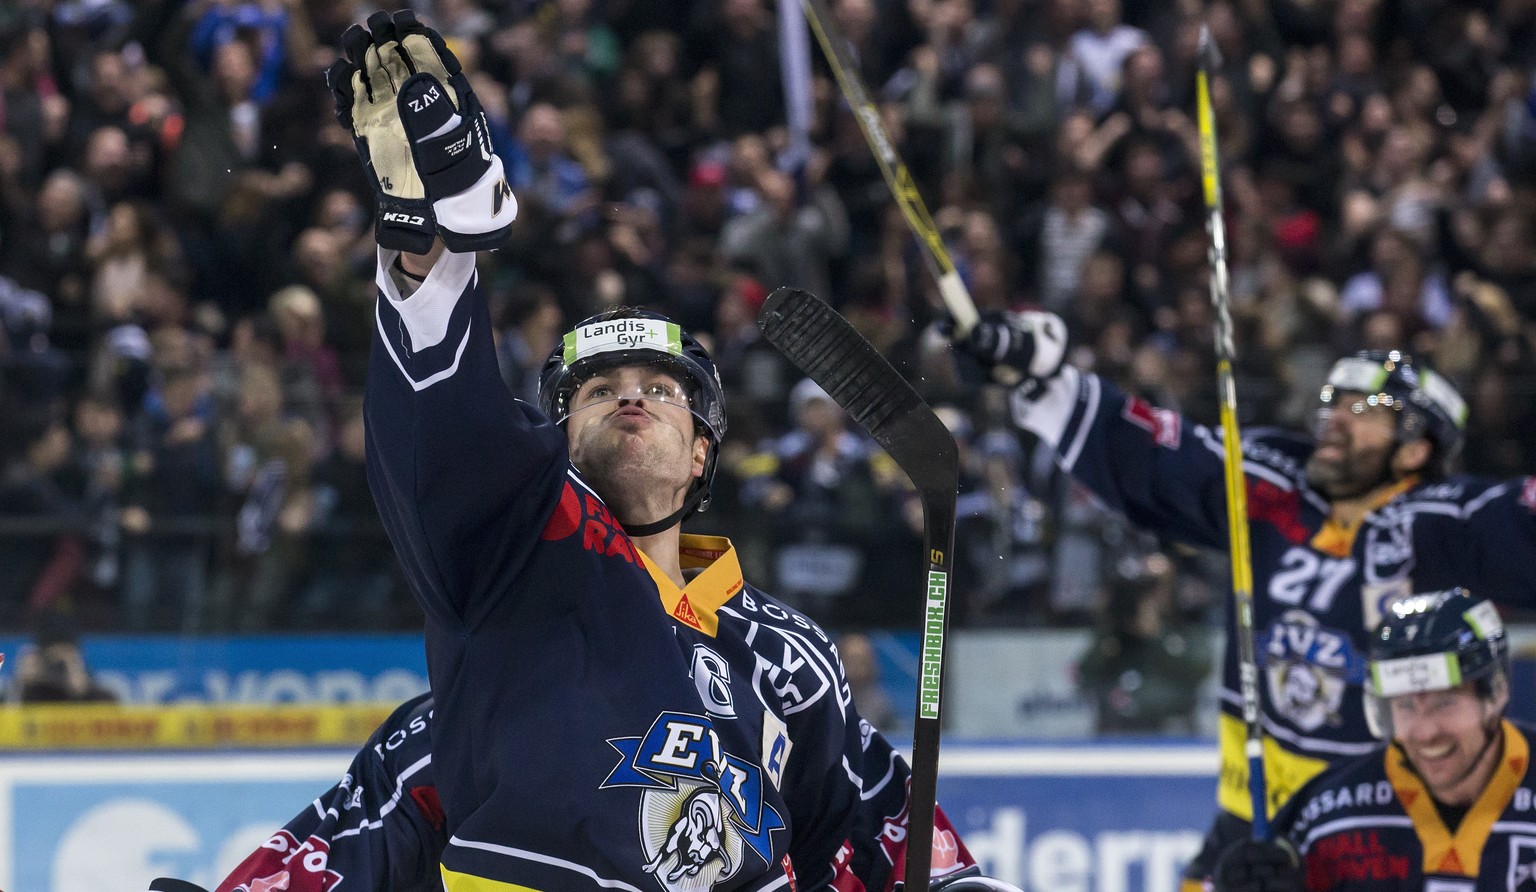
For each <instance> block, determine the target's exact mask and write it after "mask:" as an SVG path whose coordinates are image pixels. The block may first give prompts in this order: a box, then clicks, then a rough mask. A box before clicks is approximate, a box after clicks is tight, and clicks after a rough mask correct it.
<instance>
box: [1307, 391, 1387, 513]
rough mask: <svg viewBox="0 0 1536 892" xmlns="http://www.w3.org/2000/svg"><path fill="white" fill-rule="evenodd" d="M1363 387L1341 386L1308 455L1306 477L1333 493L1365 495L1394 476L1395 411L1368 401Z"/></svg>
mask: <svg viewBox="0 0 1536 892" xmlns="http://www.w3.org/2000/svg"><path fill="white" fill-rule="evenodd" d="M1364 398H1365V394H1363V393H1354V392H1351V391H1340V392H1338V393H1337V394H1335V395H1334V405H1335V407H1336V408H1334V409H1333V410H1331V411H1329V412H1328V414H1327V417H1326V418H1325V419H1324V420H1323V421H1322V422H1321V424H1319V426H1318V427H1319V429H1318V435H1317V448H1316V449H1314V450H1313V452H1312V457H1311V458H1309V459H1307V482H1309V483H1311V484H1312V485H1313V486H1314V487H1316V488H1317V489H1319V490H1321V491H1322V493H1323V494H1324V495H1326V496H1328V497H1329V498H1331V499H1344V498H1352V497H1355V496H1360V495H1364V494H1365V493H1367V492H1370V491H1371V490H1372V489H1375V488H1376V487H1377V486H1379V485H1381V484H1382V483H1385V482H1388V481H1389V480H1391V479H1392V475H1391V461H1392V451H1393V441H1394V440H1395V439H1396V434H1397V415H1396V411H1395V410H1393V409H1391V408H1388V407H1386V406H1368V405H1365V403H1364V402H1362V401H1363V400H1364Z"/></svg>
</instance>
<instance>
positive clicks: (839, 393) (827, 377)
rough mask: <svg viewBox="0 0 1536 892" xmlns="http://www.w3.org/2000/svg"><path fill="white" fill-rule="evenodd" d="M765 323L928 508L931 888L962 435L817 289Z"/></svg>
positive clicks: (911, 880) (910, 834)
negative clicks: (954, 433)
mask: <svg viewBox="0 0 1536 892" xmlns="http://www.w3.org/2000/svg"><path fill="white" fill-rule="evenodd" d="M757 325H758V327H759V328H761V329H762V330H763V335H764V336H765V337H767V338H768V341H769V343H771V344H773V345H774V346H775V347H777V348H779V350H780V351H781V352H782V353H783V354H784V355H785V356H787V357H788V358H789V361H790V362H792V363H794V364H795V366H796V367H797V368H799V369H800V371H802V372H804V373H805V374H806V376H807V377H809V378H810V379H811V380H812V381H815V382H816V383H817V384H819V385H821V387H822V389H823V390H825V391H826V392H827V394H828V395H829V396H831V397H832V399H833V401H834V402H836V403H837V404H838V405H839V406H842V407H843V410H844V411H846V412H847V413H848V414H849V415H850V416H852V417H853V420H854V421H857V422H858V423H859V425H860V426H862V427H863V428H864V429H865V430H867V431H869V435H870V436H871V437H874V439H875V442H876V443H879V444H880V446H881V448H883V449H884V450H885V451H886V453H887V454H888V455H890V457H891V459H892V460H893V461H895V462H896V465H897V467H899V468H901V470H902V471H903V472H905V473H906V475H907V477H908V479H910V480H911V481H912V485H913V486H914V487H916V488H917V494H918V498H919V500H920V501H921V502H922V506H923V550H924V552H926V554H927V559H928V575H927V577H926V581H925V583H924V592H925V594H924V598H923V603H924V609H923V648H922V660H921V663H920V666H921V668H920V670H919V672H918V686H917V717H916V719H915V720H914V724H913V728H912V793H911V807H910V808H909V809H908V820H907V865H906V873H905V879H906V892H928V872H929V869H930V867H931V862H932V860H933V810H934V805H935V803H936V801H937V798H938V780H939V688H940V685H941V682H942V681H943V670H944V632H945V626H946V623H947V617H946V613H947V610H946V608H947V607H948V602H949V573H950V570H951V569H952V567H953V565H954V558H953V552H954V547H955V492H956V491H957V490H958V489H959V481H960V461H959V451H958V450H957V449H956V447H955V438H954V437H953V436H951V435H950V433H949V429H948V428H946V427H945V426H944V422H942V421H940V420H939V417H938V416H937V415H935V414H933V410H932V409H930V408H928V404H927V403H925V402H923V398H922V397H920V396H918V395H917V391H915V390H913V389H912V385H910V384H908V383H907V382H906V379H904V378H902V377H901V373H900V372H898V371H896V369H895V368H894V367H892V365H891V364H890V363H889V362H887V361H886V359H885V357H883V356H881V355H880V354H879V353H877V352H875V348H874V347H873V346H871V345H870V343H869V342H868V341H866V340H864V338H863V336H862V335H860V334H859V333H858V332H857V331H855V330H854V327H853V326H852V325H849V324H848V320H846V319H844V318H843V317H842V316H839V315H838V314H837V311H835V310H833V309H832V308H831V307H829V306H827V305H826V304H825V303H823V302H822V301H821V300H820V299H819V298H817V297H816V296H815V295H814V294H811V293H810V292H809V291H801V290H800V289H798V288H779V289H777V290H775V291H774V292H773V294H770V295H769V296H768V300H767V301H766V302H764V304H763V309H762V311H761V312H760V313H759V314H758V317H757Z"/></svg>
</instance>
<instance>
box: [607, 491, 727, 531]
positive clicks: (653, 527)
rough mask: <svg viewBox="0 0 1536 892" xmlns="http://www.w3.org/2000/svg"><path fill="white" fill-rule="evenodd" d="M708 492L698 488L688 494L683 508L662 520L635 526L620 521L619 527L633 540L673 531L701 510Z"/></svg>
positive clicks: (635, 524)
mask: <svg viewBox="0 0 1536 892" xmlns="http://www.w3.org/2000/svg"><path fill="white" fill-rule="evenodd" d="M706 491H707V490H706V488H705V487H702V486H700V487H696V488H695V489H694V491H693V492H691V493H689V494H688V498H686V499H684V500H683V507H681V508H679V509H677V510H676V511H673V512H672V513H671V514H668V515H667V516H666V517H663V518H662V519H661V520H654V521H651V522H650V523H634V524H631V523H625V522H624V521H623V520H620V521H619V526H622V527H623V528H624V532H625V534H626V535H628V536H629V537H630V538H631V539H633V538H637V537H645V536H654V535H656V534H657V533H659V532H661V531H662V530H668V529H671V528H672V527H674V526H677V525H678V524H680V523H682V522H683V518H685V517H687V516H688V515H690V514H692V513H693V512H694V509H695V508H699V503H700V502H703V501H704V500H705V495H704V494H705V492H706ZM701 510H702V509H701Z"/></svg>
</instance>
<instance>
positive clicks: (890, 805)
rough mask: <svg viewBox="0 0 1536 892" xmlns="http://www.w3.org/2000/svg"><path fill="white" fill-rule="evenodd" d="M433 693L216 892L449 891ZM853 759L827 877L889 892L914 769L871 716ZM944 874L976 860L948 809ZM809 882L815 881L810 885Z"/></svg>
mask: <svg viewBox="0 0 1536 892" xmlns="http://www.w3.org/2000/svg"><path fill="white" fill-rule="evenodd" d="M432 718H433V714H432V698H431V695H429V694H422V695H421V696H419V697H416V698H413V699H412V700H409V701H407V702H406V703H405V704H403V705H402V706H401V707H400V708H399V709H397V710H395V712H394V713H393V714H392V715H391V716H390V717H389V718H388V719H387V720H385V722H384V723H383V724H382V725H380V726H379V728H378V730H376V731H375V732H374V733H373V735H372V736H371V737H370V738H369V739H368V742H367V743H366V744H364V745H363V748H362V749H361V750H359V751H358V753H357V756H356V757H355V758H354V759H353V760H352V764H351V765H350V766H349V767H348V768H347V772H346V774H345V775H343V776H342V779H341V781H340V782H339V783H337V784H336V785H335V786H333V787H331V789H330V790H328V791H326V793H325V794H324V795H322V796H321V797H320V798H318V799H316V800H315V801H314V802H313V803H312V804H311V805H310V806H309V807H308V808H306V809H304V810H303V811H301V812H299V814H298V815H296V816H295V817H294V818H293V820H291V821H289V822H288V823H287V824H286V825H284V826H283V828H282V829H281V830H278V831H277V832H276V833H274V834H273V835H272V837H271V838H270V839H268V840H267V841H266V842H265V843H263V844H262V846H261V847H260V848H258V849H257V850H256V851H255V852H253V853H252V854H251V855H250V856H249V857H247V858H246V859H245V860H244V861H242V862H241V863H240V866H239V867H237V868H235V870H234V871H233V872H231V873H230V875H229V876H228V877H227V878H226V879H225V880H224V882H222V883H220V884H219V886H218V889H217V890H216V892H273V890H279V889H281V890H285V892H329V890H331V889H333V888H336V887H337V886H338V885H340V884H341V883H342V881H343V880H344V881H346V885H344V886H341V890H342V892H440V890H441V889H442V887H443V884H442V878H441V877H440V876H439V875H438V869H437V865H438V861H439V859H440V858H441V857H442V853H443V849H444V847H445V846H446V845H447V844H448V834H447V832H446V830H445V828H444V817H443V809H442V805H441V804H440V803H439V802H438V798H437V789H436V788H435V787H434V786H433V772H432V748H431V743H430V737H429V733H428V729H429V727H430V724H431V722H432ZM860 730H861V740H862V745H861V749H860V751H859V756H858V761H857V762H856V763H855V764H854V765H853V768H854V769H855V771H856V773H857V774H858V775H859V776H860V778H861V780H862V784H861V794H860V803H859V807H858V811H857V814H856V816H855V820H854V826H853V831H852V835H851V836H850V837H849V838H848V839H847V840H845V841H844V845H843V846H842V848H841V850H840V851H839V853H838V857H837V859H836V866H835V874H834V876H833V878H832V880H831V881H830V883H829V884H828V885H829V886H830V887H831V888H833V889H836V890H838V892H890V889H891V888H892V885H893V884H894V883H895V882H896V881H897V880H898V879H900V877H901V871H902V869H903V867H904V865H905V857H906V832H905V831H906V822H907V781H908V779H909V778H910V777H911V770H910V769H909V768H908V767H907V763H906V761H905V760H903V759H902V758H901V755H900V754H899V753H897V752H896V750H895V748H893V747H892V746H891V744H890V742H889V741H887V740H886V739H885V737H884V736H883V735H882V734H880V732H878V731H876V730H875V729H874V728H872V727H871V726H870V725H869V724H868V723H867V722H866V723H863V724H862V725H861V729H860ZM934 835H935V843H934V848H933V861H932V863H933V872H934V876H944V875H946V874H949V873H953V872H955V871H958V870H961V869H964V868H967V867H971V866H973V865H974V864H975V861H974V859H973V858H972V857H971V855H970V853H969V851H967V850H966V848H965V844H964V843H963V842H961V841H960V837H959V835H958V834H957V833H956V832H955V830H954V828H953V827H952V826H950V823H949V820H948V818H947V817H946V816H945V815H944V813H943V811H942V810H940V811H939V812H938V813H937V814H936V815H935V820H934ZM801 888H805V887H804V886H802V887H801Z"/></svg>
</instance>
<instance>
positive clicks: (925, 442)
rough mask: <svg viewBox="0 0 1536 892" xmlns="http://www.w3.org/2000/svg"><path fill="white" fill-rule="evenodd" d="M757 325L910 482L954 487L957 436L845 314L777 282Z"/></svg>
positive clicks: (920, 485) (922, 487)
mask: <svg viewBox="0 0 1536 892" xmlns="http://www.w3.org/2000/svg"><path fill="white" fill-rule="evenodd" d="M757 325H758V328H760V329H762V332H763V336H764V337H766V338H767V339H768V342H769V343H771V344H773V345H774V346H775V347H777V348H778V349H779V350H780V351H781V352H782V353H783V354H784V355H785V356H786V357H788V358H789V360H790V361H791V362H793V363H794V364H795V365H796V366H797V367H798V368H799V369H800V370H801V371H802V372H804V373H805V374H806V377H808V378H810V379H811V380H812V381H815V382H816V383H817V384H819V385H821V388H822V389H823V390H825V391H826V392H827V394H828V395H829V396H831V397H832V399H833V401H835V402H836V403H837V404H838V405H839V406H842V407H843V409H844V410H845V411H847V413H848V414H849V415H850V416H852V417H853V420H854V421H856V422H858V423H859V425H860V426H861V427H863V428H864V429H865V430H866V431H869V435H870V436H871V437H873V438H874V439H875V442H877V443H879V444H880V446H881V448H883V449H884V450H885V451H886V453H887V454H889V455H890V457H891V459H892V460H894V461H895V462H896V464H897V465H899V466H900V467H901V469H902V470H903V471H905V472H906V473H907V476H908V477H910V478H911V479H912V483H913V485H915V486H917V487H918V488H919V489H928V488H930V487H945V486H948V487H949V488H950V491H951V492H953V491H954V487H955V486H956V485H957V483H958V470H957V468H958V461H959V455H958V450H957V449H956V447H955V438H954V437H953V436H952V435H951V434H950V433H949V429H948V428H946V427H945V426H944V423H943V422H942V421H940V420H939V418H938V416H937V415H935V414H933V410H932V409H930V408H928V404H927V403H925V402H923V398H922V397H920V396H918V394H917V391H916V390H913V389H912V385H911V384H908V383H907V381H906V379H905V378H903V377H901V373H900V372H898V371H896V368H895V367H894V366H892V365H891V364H890V362H889V361H888V360H886V358H885V357H883V356H881V355H880V354H879V353H878V352H877V351H876V350H875V348H874V347H872V346H870V343H869V342H868V341H866V340H864V337H863V336H862V335H860V334H859V333H858V331H857V330H855V329H854V327H853V326H852V325H851V324H849V322H848V320H846V319H844V318H843V317H842V316H840V315H838V313H837V311H836V310H833V309H832V308H831V307H829V306H827V304H826V303H825V302H824V301H822V300H821V299H820V298H818V297H817V296H816V295H814V294H812V293H810V292H809V291H805V290H802V289H799V288H779V289H776V290H775V291H774V292H773V293H772V294H770V295H769V296H768V300H766V301H764V303H763V309H762V311H761V312H760V313H759V314H758V317H757Z"/></svg>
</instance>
